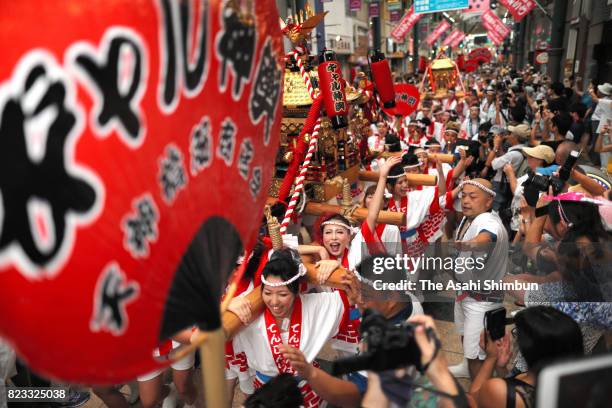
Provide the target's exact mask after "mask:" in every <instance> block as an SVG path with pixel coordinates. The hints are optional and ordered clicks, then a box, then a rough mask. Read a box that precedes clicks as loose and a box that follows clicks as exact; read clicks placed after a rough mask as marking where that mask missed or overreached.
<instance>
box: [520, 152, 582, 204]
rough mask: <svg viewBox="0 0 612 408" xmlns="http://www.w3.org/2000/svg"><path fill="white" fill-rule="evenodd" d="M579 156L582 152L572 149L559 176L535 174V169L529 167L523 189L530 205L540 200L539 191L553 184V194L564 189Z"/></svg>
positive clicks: (544, 190) (545, 189)
mask: <svg viewBox="0 0 612 408" xmlns="http://www.w3.org/2000/svg"><path fill="white" fill-rule="evenodd" d="M578 157H580V152H579V151H577V150H572V151H571V152H570V154H569V156H567V159H566V160H565V163H563V166H561V168H560V169H559V171H558V175H557V176H550V177H548V176H541V175H539V174H535V173H534V172H533V170H531V169H527V174H528V177H527V180H525V182H524V183H523V189H524V193H523V195H524V196H525V201H527V204H528V205H529V206H530V207H535V206H536V204H537V202H538V197H539V195H540V194H539V192H540V191H543V192H546V191H548V187H549V186H552V189H553V194H554V195H557V194H559V193H560V192H561V190H563V186H564V185H565V183H567V181H568V180H569V178H570V174H571V172H572V168H573V167H574V165H575V164H576V162H577V161H578Z"/></svg>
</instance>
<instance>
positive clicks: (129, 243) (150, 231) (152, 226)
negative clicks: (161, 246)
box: [123, 195, 159, 257]
mask: <svg viewBox="0 0 612 408" xmlns="http://www.w3.org/2000/svg"><path fill="white" fill-rule="evenodd" d="M134 207H135V210H136V211H135V213H134V214H133V215H130V216H128V217H126V218H125V220H124V222H123V229H124V232H125V239H124V243H125V246H126V248H127V249H128V251H130V253H131V254H132V256H134V257H145V256H148V255H149V242H151V241H156V240H157V221H158V220H159V215H158V212H157V208H156V207H155V203H154V202H153V199H152V198H151V197H150V196H149V195H146V196H144V197H142V198H140V199H139V200H138V201H137V202H136V205H135V206H134Z"/></svg>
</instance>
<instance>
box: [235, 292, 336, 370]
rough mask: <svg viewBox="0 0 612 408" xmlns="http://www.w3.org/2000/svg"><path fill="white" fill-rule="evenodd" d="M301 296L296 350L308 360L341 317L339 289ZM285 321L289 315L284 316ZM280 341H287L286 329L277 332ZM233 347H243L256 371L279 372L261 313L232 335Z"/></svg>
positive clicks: (323, 342)
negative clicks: (300, 329)
mask: <svg viewBox="0 0 612 408" xmlns="http://www.w3.org/2000/svg"><path fill="white" fill-rule="evenodd" d="M300 297H301V299H302V332H301V338H300V350H301V351H302V353H304V356H305V357H306V361H308V362H309V363H311V362H312V361H313V360H314V359H315V357H316V356H317V355H318V354H319V352H320V351H321V349H322V348H323V346H324V345H325V343H326V342H327V341H328V340H329V339H330V338H331V337H332V336H334V335H335V334H336V333H337V332H338V329H339V327H340V324H341V323H342V319H343V318H344V317H345V313H346V314H348V311H346V312H345V306H344V302H343V301H342V298H341V297H340V293H339V292H325V293H311V294H301V295H300ZM286 320H287V323H288V320H289V319H286ZM281 337H282V340H283V343H284V344H287V340H288V339H287V337H288V332H286V331H285V332H281ZM233 344H234V350H235V351H236V352H239V351H244V352H245V354H246V356H247V359H248V361H249V367H250V368H253V369H254V370H257V371H258V372H260V373H262V374H264V375H266V376H270V377H275V376H277V375H278V374H279V372H278V368H277V366H276V363H275V362H274V358H273V357H272V352H271V351H270V343H269V342H268V335H267V332H266V327H265V318H264V314H262V315H261V316H259V317H258V318H257V319H256V320H255V321H253V322H252V323H251V324H249V326H247V327H246V328H245V329H244V330H242V331H241V332H240V333H238V334H237V335H236V336H235V337H234V339H233Z"/></svg>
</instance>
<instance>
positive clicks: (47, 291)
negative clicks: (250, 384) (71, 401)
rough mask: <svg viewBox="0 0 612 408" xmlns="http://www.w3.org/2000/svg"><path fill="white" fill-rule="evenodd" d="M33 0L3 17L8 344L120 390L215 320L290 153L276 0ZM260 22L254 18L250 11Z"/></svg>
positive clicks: (1, 270)
mask: <svg viewBox="0 0 612 408" xmlns="http://www.w3.org/2000/svg"><path fill="white" fill-rule="evenodd" d="M252 4H253V8H252V9H244V10H236V9H234V8H230V7H228V6H227V3H226V2H221V1H210V2H208V1H201V2H200V1H198V2H195V1H185V2H177V1H171V0H160V1H153V0H151V1H138V2H134V1H130V0H116V1H105V0H89V1H85V2H75V1H73V0H58V1H52V2H46V1H43V2H41V1H38V0H22V1H18V2H13V3H12V4H11V8H10V13H4V14H2V16H0V44H1V45H2V50H3V55H2V64H0V118H1V120H0V156H1V157H0V310H1V311H2V317H0V336H2V337H4V338H6V339H8V341H9V342H10V344H11V345H12V346H14V347H15V348H16V349H17V352H18V354H19V355H20V356H22V358H23V359H24V360H25V361H26V362H27V363H28V365H29V366H30V367H31V368H32V369H33V370H34V371H36V372H37V373H39V374H41V375H44V376H47V377H53V378H58V379H62V380H65V381H69V382H74V383H83V384H103V383H106V384H119V383H122V382H125V381H127V380H130V379H133V378H135V377H136V376H138V375H141V374H144V373H147V372H150V371H152V370H155V369H157V368H160V367H162V366H165V365H167V364H168V363H169V361H165V362H160V361H158V359H157V358H154V357H153V351H154V349H156V348H157V346H158V344H159V342H160V341H162V340H165V339H168V338H169V337H170V336H172V335H173V334H174V333H177V332H179V331H180V330H183V329H187V330H190V329H191V327H192V326H193V325H196V324H197V325H198V326H199V327H201V328H202V329H204V330H211V329H215V328H218V327H219V325H220V316H219V302H220V295H221V291H222V289H223V287H224V286H225V284H226V282H227V277H228V275H229V273H230V272H231V271H232V270H233V269H234V268H235V262H236V259H237V257H238V255H239V254H240V251H241V249H240V247H241V246H244V247H248V245H249V244H250V243H252V242H253V241H254V239H255V237H256V235H257V232H258V230H259V227H260V220H261V215H262V214H261V211H260V212H259V213H258V211H257V210H255V211H245V208H247V207H248V208H251V209H263V205H264V203H265V201H266V198H267V195H268V194H267V193H268V191H267V187H268V185H269V183H270V180H271V177H272V173H273V170H274V169H273V162H274V157H275V155H276V151H277V149H278V143H279V142H278V138H279V132H280V119H281V112H282V103H281V102H282V83H283V72H284V65H283V56H284V53H283V47H282V39H281V35H280V28H279V25H278V14H277V11H276V10H277V9H276V4H275V3H274V1H273V0H258V1H257V2H252ZM245 17H248V18H245Z"/></svg>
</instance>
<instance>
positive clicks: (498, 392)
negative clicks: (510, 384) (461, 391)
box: [478, 378, 507, 408]
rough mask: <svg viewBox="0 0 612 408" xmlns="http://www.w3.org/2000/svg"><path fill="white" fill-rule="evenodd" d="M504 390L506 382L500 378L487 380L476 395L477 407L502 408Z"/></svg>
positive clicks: (504, 401) (504, 396)
mask: <svg viewBox="0 0 612 408" xmlns="http://www.w3.org/2000/svg"><path fill="white" fill-rule="evenodd" d="M506 389H507V388H506V382H505V381H504V380H503V379H501V378H491V379H490V380H487V381H486V382H485V383H484V384H483V385H482V387H481V388H480V392H479V393H478V406H479V407H481V408H488V407H500V406H504V405H505V403H506Z"/></svg>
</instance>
